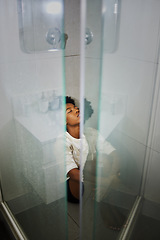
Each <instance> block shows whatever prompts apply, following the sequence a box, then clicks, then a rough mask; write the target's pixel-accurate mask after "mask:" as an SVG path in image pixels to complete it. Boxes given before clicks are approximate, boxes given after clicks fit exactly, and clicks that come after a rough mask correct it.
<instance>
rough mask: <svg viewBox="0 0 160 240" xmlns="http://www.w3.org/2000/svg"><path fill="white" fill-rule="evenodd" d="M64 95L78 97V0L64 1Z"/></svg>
mask: <svg viewBox="0 0 160 240" xmlns="http://www.w3.org/2000/svg"><path fill="white" fill-rule="evenodd" d="M64 31H65V33H66V34H67V35H68V40H67V44H66V49H65V77H66V95H68V96H72V97H73V98H76V99H78V100H79V98H80V0H77V1H74V0H65V1H64Z"/></svg>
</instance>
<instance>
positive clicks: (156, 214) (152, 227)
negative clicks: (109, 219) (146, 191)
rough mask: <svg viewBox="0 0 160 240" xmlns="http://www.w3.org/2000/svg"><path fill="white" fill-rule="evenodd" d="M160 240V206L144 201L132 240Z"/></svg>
mask: <svg viewBox="0 0 160 240" xmlns="http://www.w3.org/2000/svg"><path fill="white" fill-rule="evenodd" d="M135 239H136V240H142V239H145V240H159V239H160V205H159V204H156V203H154V202H151V201H149V200H145V199H144V200H143V203H142V206H141V211H140V213H139V215H138V217H137V220H136V223H135V226H134V229H133V232H132V235H131V237H130V240H135Z"/></svg>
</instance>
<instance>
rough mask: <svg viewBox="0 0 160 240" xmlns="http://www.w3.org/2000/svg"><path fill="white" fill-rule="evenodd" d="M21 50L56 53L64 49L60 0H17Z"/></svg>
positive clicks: (61, 4)
mask: <svg viewBox="0 0 160 240" xmlns="http://www.w3.org/2000/svg"><path fill="white" fill-rule="evenodd" d="M17 3H18V18H19V19H18V20H19V36H20V45H21V49H22V51H24V52H27V53H33V52H34V51H36V52H40V51H56V50H60V49H61V48H64V44H63V38H64V34H63V32H62V18H63V1H62V0H17Z"/></svg>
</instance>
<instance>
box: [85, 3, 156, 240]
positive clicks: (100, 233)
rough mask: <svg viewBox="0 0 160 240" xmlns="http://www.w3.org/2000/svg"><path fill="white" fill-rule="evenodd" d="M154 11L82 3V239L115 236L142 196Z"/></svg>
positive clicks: (147, 7)
mask: <svg viewBox="0 0 160 240" xmlns="http://www.w3.org/2000/svg"><path fill="white" fill-rule="evenodd" d="M155 9H156V13H155V14H154V11H155ZM157 9H159V5H158V3H157V1H155V2H154V3H153V2H152V3H151V1H147V2H146V1H141V2H139V1H134V2H133V1H125V0H121V1H116V0H104V1H96V0H94V1H90V0H88V1H87V11H86V16H87V18H86V27H87V28H89V29H90V30H91V32H92V34H93V41H92V42H91V43H90V44H88V45H86V49H85V54H86V55H85V69H86V70H85V72H86V75H85V93H84V97H85V98H87V100H88V101H86V100H85V101H84V105H85V117H86V122H85V126H84V132H85V133H86V137H87V138H88V142H89V150H90V154H89V156H88V160H87V163H86V166H85V170H84V172H85V178H84V184H85V185H86V189H87V190H86V191H87V193H86V196H85V197H84V198H83V203H82V236H83V237H87V236H89V239H104V238H106V239H107V238H108V239H122V238H123V234H124V233H125V231H126V229H127V230H128V227H129V224H130V220H131V219H130V218H131V214H132V213H133V210H135V209H136V207H137V206H138V205H139V202H140V201H141V197H143V195H142V182H143V181H144V178H143V177H144V175H145V172H144V166H145V168H146V166H147V165H146V163H147V159H146V150H147V147H148V144H149V130H150V119H151V113H152V103H153V97H154V87H155V82H156V71H157V68H156V60H155V59H157V56H158V52H157V49H158V45H159V42H158V40H157V39H158V32H159V26H158V23H159V13H158V10H157ZM148 12H150V14H148ZM93 13H94V14H93ZM153 26H154V27H153ZM91 108H92V109H91ZM132 216H133V215H132ZM93 219H94V221H93Z"/></svg>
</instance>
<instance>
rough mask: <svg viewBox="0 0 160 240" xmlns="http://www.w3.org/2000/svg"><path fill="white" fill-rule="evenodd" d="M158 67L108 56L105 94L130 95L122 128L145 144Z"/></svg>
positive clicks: (105, 65) (105, 58)
mask: <svg viewBox="0 0 160 240" xmlns="http://www.w3.org/2000/svg"><path fill="white" fill-rule="evenodd" d="M155 67H156V64H153V63H150V62H144V61H138V60H135V59H131V58H126V57H119V56H117V55H116V54H113V55H112V54H110V55H108V54H106V55H105V56H104V59H103V75H102V92H103V93H104V94H105V93H106V94H107V92H111V93H118V94H122V95H124V96H127V98H126V100H127V102H126V106H127V111H126V118H125V121H124V123H123V124H121V125H120V127H119V129H120V130H121V131H122V132H124V133H125V134H127V135H128V136H130V137H132V138H134V139H135V140H137V141H139V142H141V143H143V144H145V143H146V139H147V133H148V128H149V118H150V109H151V103H152V96H153V87H154V80H155V79H154V77H155V74H154V72H155Z"/></svg>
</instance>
